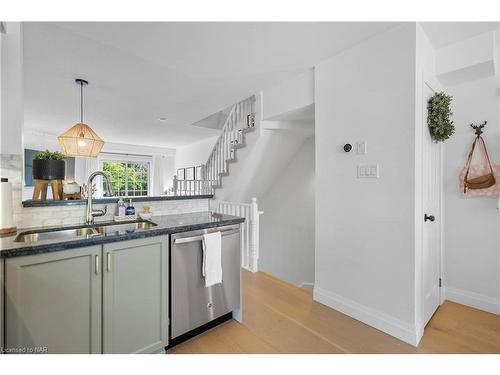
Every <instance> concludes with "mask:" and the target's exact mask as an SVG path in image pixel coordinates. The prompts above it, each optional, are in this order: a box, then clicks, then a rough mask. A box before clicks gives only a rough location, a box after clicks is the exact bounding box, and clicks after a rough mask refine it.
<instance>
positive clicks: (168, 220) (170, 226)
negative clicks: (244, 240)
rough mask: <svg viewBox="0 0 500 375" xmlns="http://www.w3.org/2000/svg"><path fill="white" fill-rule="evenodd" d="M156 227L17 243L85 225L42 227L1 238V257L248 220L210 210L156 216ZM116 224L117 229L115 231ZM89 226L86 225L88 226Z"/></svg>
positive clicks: (120, 227)
mask: <svg viewBox="0 0 500 375" xmlns="http://www.w3.org/2000/svg"><path fill="white" fill-rule="evenodd" d="M150 221H151V222H152V223H154V224H156V225H154V226H152V227H150V228H145V229H130V228H131V227H132V226H133V224H129V225H127V224H128V223H116V222H109V221H108V222H96V223H95V224H94V225H90V226H88V227H95V228H98V227H103V226H108V225H109V226H108V227H107V228H109V230H108V231H106V233H102V234H98V235H91V236H86V237H74V238H68V239H67V240H66V239H64V240H61V239H60V238H59V239H47V240H40V241H36V242H32V243H24V242H15V241H14V240H15V239H16V236H18V235H19V234H20V233H34V232H37V231H54V232H55V231H61V230H67V229H75V228H81V227H82V225H72V226H52V227H43V228H25V229H19V230H18V231H17V233H15V234H13V235H9V236H2V237H0V258H11V257H17V256H25V255H33V254H41V253H48V252H54V251H62V250H68V249H74V248H75V249H76V248H81V247H83V246H92V245H99V244H104V243H110V242H118V241H127V240H131V239H137V238H146V237H152V236H160V235H165V234H172V233H179V232H186V231H192V230H199V229H205V228H214V227H219V226H225V225H231V224H239V223H242V222H244V221H245V219H244V218H242V217H238V216H231V215H223V214H216V213H212V212H209V211H205V212H194V213H187V214H176V215H164V216H153V217H152V218H151V220H150ZM114 225H116V227H115V228H116V229H117V230H113V229H114V228H113V227H114ZM85 227H87V226H85Z"/></svg>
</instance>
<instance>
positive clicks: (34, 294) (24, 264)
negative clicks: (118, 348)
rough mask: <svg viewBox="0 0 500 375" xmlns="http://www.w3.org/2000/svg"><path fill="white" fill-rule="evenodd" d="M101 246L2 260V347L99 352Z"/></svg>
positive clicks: (42, 350)
mask: <svg viewBox="0 0 500 375" xmlns="http://www.w3.org/2000/svg"><path fill="white" fill-rule="evenodd" d="M101 250H102V249H101V246H92V247H85V248H81V249H73V250H67V251H60V252H53V253H45V254H38V255H30V256H22V257H17V258H10V259H6V261H5V287H6V289H5V327H6V332H5V346H6V348H7V349H8V350H9V351H14V352H21V353H30V352H33V353H39V352H42V353H43V352H48V353H101V311H102V310H101V308H102V306H101V300H102V279H101V269H100V267H101V266H100V264H99V263H100V257H101V252H102V251H101Z"/></svg>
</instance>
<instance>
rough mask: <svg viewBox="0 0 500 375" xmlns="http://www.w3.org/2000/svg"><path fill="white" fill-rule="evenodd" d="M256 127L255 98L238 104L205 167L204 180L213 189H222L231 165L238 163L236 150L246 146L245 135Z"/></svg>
mask: <svg viewBox="0 0 500 375" xmlns="http://www.w3.org/2000/svg"><path fill="white" fill-rule="evenodd" d="M254 126H255V97H254V96H252V97H250V98H248V99H245V100H243V101H241V102H239V103H236V104H235V105H234V106H233V107H232V109H231V111H230V112H229V115H228V116H227V118H226V121H225V123H224V126H223V127H222V132H221V135H220V136H219V139H217V142H215V145H214V148H213V149H212V152H211V153H210V156H209V157H208V160H207V162H206V163H205V165H204V167H203V179H204V180H206V181H210V182H211V187H212V188H213V189H216V188H220V187H222V177H223V176H227V175H228V174H229V164H230V163H232V162H235V161H236V152H237V151H236V150H237V149H238V148H241V147H244V146H245V133H246V132H248V131H251V130H252V129H253V128H254Z"/></svg>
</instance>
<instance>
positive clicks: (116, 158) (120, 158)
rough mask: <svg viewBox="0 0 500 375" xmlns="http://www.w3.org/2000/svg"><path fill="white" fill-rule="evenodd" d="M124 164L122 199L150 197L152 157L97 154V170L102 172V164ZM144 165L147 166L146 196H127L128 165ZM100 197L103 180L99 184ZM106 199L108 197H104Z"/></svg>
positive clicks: (102, 189) (102, 194)
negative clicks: (123, 191)
mask: <svg viewBox="0 0 500 375" xmlns="http://www.w3.org/2000/svg"><path fill="white" fill-rule="evenodd" d="M105 162H108V163H124V164H125V195H124V197H148V196H151V195H152V194H151V191H152V186H151V173H152V171H151V168H152V165H153V157H152V156H147V155H129V154H119V153H116V154H115V153H105V152H102V153H101V154H99V170H101V171H102V170H104V163H105ZM134 163H136V164H146V165H147V166H148V173H147V184H148V189H147V193H146V195H133V196H131V195H129V193H130V190H129V187H128V164H134ZM99 189H100V190H101V191H100V193H101V194H100V196H104V180H103V181H102V182H101V184H99ZM119 197H120V196H119V195H116V194H115V195H113V196H112V197H109V198H119ZM106 198H108V197H106Z"/></svg>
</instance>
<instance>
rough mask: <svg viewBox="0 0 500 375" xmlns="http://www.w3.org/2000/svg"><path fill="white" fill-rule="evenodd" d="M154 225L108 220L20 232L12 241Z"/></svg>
mask: <svg viewBox="0 0 500 375" xmlns="http://www.w3.org/2000/svg"><path fill="white" fill-rule="evenodd" d="M156 225H157V224H155V223H153V222H151V221H146V220H137V221H131V222H127V223H116V222H110V223H100V224H94V225H82V226H78V227H70V228H61V229H41V230H37V231H26V232H21V233H19V234H18V235H17V237H16V238H15V240H14V242H21V243H35V242H38V241H45V240H52V241H55V240H59V241H70V240H72V239H82V238H92V237H96V236H103V235H112V234H120V233H131V232H135V231H137V230H142V229H150V228H153V227H155V226H156Z"/></svg>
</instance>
